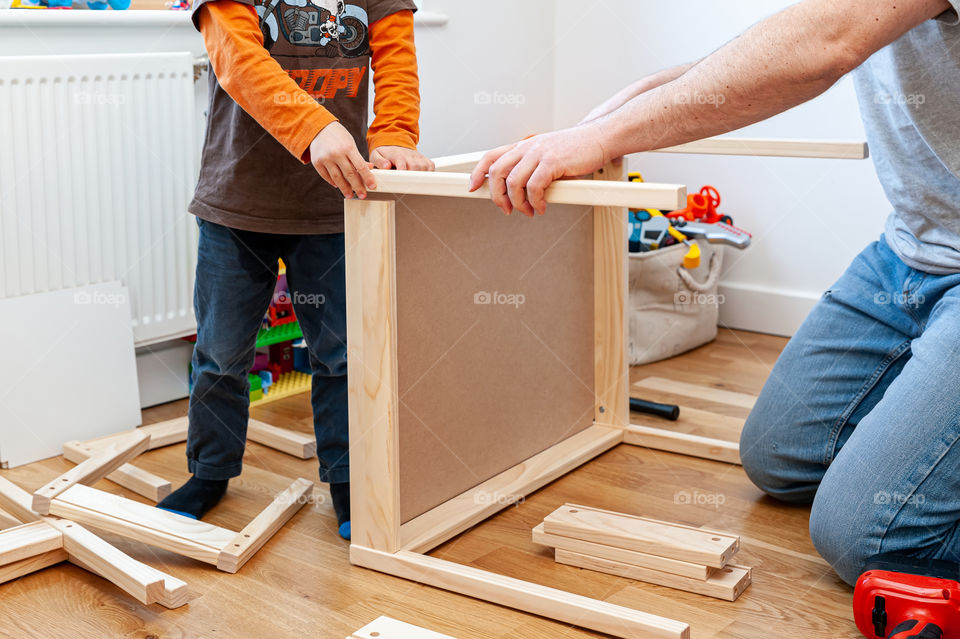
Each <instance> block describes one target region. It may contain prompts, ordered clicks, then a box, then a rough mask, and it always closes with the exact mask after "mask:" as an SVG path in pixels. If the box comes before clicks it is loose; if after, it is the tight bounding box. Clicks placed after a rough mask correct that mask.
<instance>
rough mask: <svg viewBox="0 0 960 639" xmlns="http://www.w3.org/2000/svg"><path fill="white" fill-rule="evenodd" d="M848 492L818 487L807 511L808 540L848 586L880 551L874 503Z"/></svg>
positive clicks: (877, 519) (876, 511)
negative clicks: (819, 488)
mask: <svg viewBox="0 0 960 639" xmlns="http://www.w3.org/2000/svg"><path fill="white" fill-rule="evenodd" d="M848 488H850V490H840V491H837V490H832V489H831V488H830V487H829V486H827V487H825V488H824V487H821V490H820V491H819V492H818V493H817V497H816V499H814V501H813V507H812V508H811V510H810V540H811V541H812V542H813V546H814V547H815V548H816V549H817V552H818V553H819V554H820V556H821V557H823V558H824V559H825V560H826V561H827V563H829V564H830V565H831V566H832V567H833V569H834V570H835V571H836V573H837V574H838V575H839V576H840V578H841V579H843V580H844V581H845V582H847V583H848V584H850V585H851V586H852V585H854V584H855V583H856V582H857V579H858V578H859V577H860V575H861V574H862V573H863V568H864V566H866V564H867V562H868V561H869V560H870V558H871V557H873V556H875V555H876V554H877V553H878V552H879V548H880V540H881V539H882V533H881V531H880V530H879V525H880V521H881V517H882V515H881V513H880V512H879V508H877V507H876V505H875V504H872V503H871V502H870V501H869V500H865V499H864V498H863V496H862V495H859V494H857V491H856V489H855V488H854V487H848Z"/></svg>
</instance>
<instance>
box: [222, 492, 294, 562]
mask: <svg viewBox="0 0 960 639" xmlns="http://www.w3.org/2000/svg"><path fill="white" fill-rule="evenodd" d="M311 490H313V482H312V481H310V480H309V479H303V478H300V479H297V480H296V481H294V482H293V483H292V484H290V486H289V487H288V488H287V489H286V490H284V491H283V492H281V493H280V494H279V495H277V496H276V498H275V499H274V500H273V502H271V503H270V505H269V506H267V507H266V508H264V509H263V511H262V512H261V513H260V514H259V515H257V516H256V517H255V518H254V519H253V521H251V522H250V523H249V524H247V525H246V526H245V527H244V529H243V530H241V531H240V532H239V533H237V535H236V536H235V537H234V538H233V539H232V540H231V541H230V543H228V544H227V545H226V546H224V548H223V550H222V551H221V552H220V558H219V559H218V560H217V568H219V569H220V570H223V571H226V572H230V573H234V572H237V571H238V570H240V568H241V567H242V566H243V565H244V564H245V563H247V561H249V559H250V558H251V557H252V556H253V555H254V553H256V552H257V551H258V550H260V548H261V547H263V545H264V544H265V543H267V542H268V541H269V540H270V538H271V537H273V536H274V535H275V534H276V532H277V531H278V530H280V528H281V526H283V525H284V524H285V523H287V522H288V521H289V520H290V518H291V517H293V516H294V514H296V512H297V511H298V510H300V509H301V508H303V506H304V504H306V503H307V499H308V493H309V492H310V491H311Z"/></svg>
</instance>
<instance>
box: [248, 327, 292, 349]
mask: <svg viewBox="0 0 960 639" xmlns="http://www.w3.org/2000/svg"><path fill="white" fill-rule="evenodd" d="M301 337H303V332H302V331H301V330H300V324H299V323H298V322H290V323H289V324H281V325H280V326H274V327H273V328H262V329H260V332H259V333H257V348H259V347H261V346H270V345H271V344H279V343H280V342H288V341H290V340H292V339H300V338H301Z"/></svg>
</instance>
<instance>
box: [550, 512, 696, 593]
mask: <svg viewBox="0 0 960 639" xmlns="http://www.w3.org/2000/svg"><path fill="white" fill-rule="evenodd" d="M533 542H534V543H535V544H540V545H542V546H549V547H551V548H557V549H560V550H569V551H571V552H575V553H579V554H581V555H590V556H592V557H599V558H601V559H611V560H613V561H621V562H623V563H626V564H631V565H634V566H640V567H641V568H649V569H651V570H659V571H660V572H669V573H671V574H674V575H680V576H683V577H689V578H690V579H699V580H700V581H703V580H705V579H706V578H707V577H709V576H710V573H711V572H713V571H714V570H715V569H714V568H710V567H708V566H704V565H702V564H694V563H690V562H689V561H677V560H676V559H670V558H668V557H658V556H657V555H650V554H647V553H642V552H636V551H633V550H624V549H623V548H616V547H614V546H606V545H604V544H595V543H593V542H590V541H583V540H582V539H574V538H573V537H562V536H560V535H551V534H550V533H548V532H547V531H545V530H544V529H543V524H539V525H538V526H537V527H536V528H534V529H533Z"/></svg>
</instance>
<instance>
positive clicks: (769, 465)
mask: <svg viewBox="0 0 960 639" xmlns="http://www.w3.org/2000/svg"><path fill="white" fill-rule="evenodd" d="M783 431H784V428H783V426H782V425H779V424H778V421H777V420H776V418H773V417H766V416H765V415H764V414H763V413H762V412H760V411H757V410H754V411H753V412H751V413H750V416H749V417H748V418H747V421H746V423H745V424H744V426H743V431H742V433H741V434H740V462H741V464H742V465H743V470H744V471H745V472H746V473H747V477H749V478H750V481H752V482H753V483H754V484H755V485H756V486H757V488H759V489H760V490H762V491H763V492H765V493H767V494H768V495H770V496H771V497H773V498H775V499H779V500H780V501H785V502H790V503H810V501H811V500H812V499H813V495H814V494H815V492H816V482H814V481H811V480H810V479H809V478H808V475H809V472H810V471H809V469H805V468H801V466H805V464H804V463H803V462H800V461H798V460H796V459H793V458H791V456H790V455H788V454H786V452H785V450H784V449H785V447H786V442H787V439H786V437H787V434H786V433H784V432H783Z"/></svg>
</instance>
